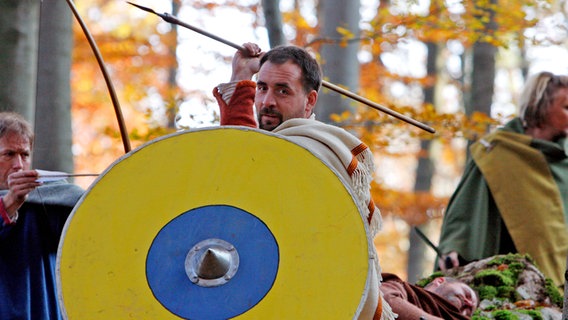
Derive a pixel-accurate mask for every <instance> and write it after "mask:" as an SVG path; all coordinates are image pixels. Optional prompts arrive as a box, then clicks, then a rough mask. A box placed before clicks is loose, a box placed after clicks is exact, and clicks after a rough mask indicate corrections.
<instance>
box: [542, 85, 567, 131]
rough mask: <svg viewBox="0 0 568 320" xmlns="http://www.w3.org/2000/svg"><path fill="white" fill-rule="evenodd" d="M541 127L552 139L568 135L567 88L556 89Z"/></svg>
mask: <svg viewBox="0 0 568 320" xmlns="http://www.w3.org/2000/svg"><path fill="white" fill-rule="evenodd" d="M544 127H545V128H543V129H544V130H547V131H549V134H548V136H549V137H550V140H552V141H554V140H557V139H558V138H563V137H566V136H567V135H568V88H561V89H558V91H557V92H556V95H555V97H554V100H553V102H552V105H551V106H550V108H549V109H548V116H547V119H546V121H545V124H544Z"/></svg>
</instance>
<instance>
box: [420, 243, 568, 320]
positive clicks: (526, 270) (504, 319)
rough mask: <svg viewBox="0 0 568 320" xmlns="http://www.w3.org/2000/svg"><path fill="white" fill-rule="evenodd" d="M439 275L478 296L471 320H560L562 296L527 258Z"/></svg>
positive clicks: (501, 259)
mask: <svg viewBox="0 0 568 320" xmlns="http://www.w3.org/2000/svg"><path fill="white" fill-rule="evenodd" d="M440 275H441V274H440V272H437V273H435V274H433V275H432V276H430V277H428V278H426V279H423V280H422V281H421V282H419V283H420V284H424V285H425V284H426V283H429V282H430V281H432V279H433V278H435V277H437V276H440ZM442 275H446V276H451V277H454V278H457V279H460V280H462V281H464V282H465V283H467V284H469V285H470V286H471V287H472V288H473V289H474V290H475V291H476V292H477V293H478V295H479V297H480V300H481V302H480V305H479V308H478V310H477V311H476V312H475V313H474V316H473V317H472V319H475V320H485V319H498V320H514V319H518V320H524V319H529V320H530V319H536V320H548V319H561V316H562V303H563V293H562V292H561V291H560V290H559V288H557V287H556V286H554V284H553V283H552V281H551V280H550V279H547V278H546V277H545V276H544V275H543V274H542V272H541V271H540V270H539V269H538V268H537V267H536V265H535V264H534V260H533V259H531V258H530V257H529V256H528V255H522V254H508V255H499V256H494V257H490V258H487V259H483V260H479V261H475V262H472V263H470V264H468V265H466V266H463V267H459V268H454V269H451V270H448V271H446V272H444V273H443V274H442ZM417 284H418V283H417Z"/></svg>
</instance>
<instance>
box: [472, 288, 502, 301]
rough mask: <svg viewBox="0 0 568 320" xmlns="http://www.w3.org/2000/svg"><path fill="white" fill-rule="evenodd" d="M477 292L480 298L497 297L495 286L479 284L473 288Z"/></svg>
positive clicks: (490, 298)
mask: <svg viewBox="0 0 568 320" xmlns="http://www.w3.org/2000/svg"><path fill="white" fill-rule="evenodd" d="M474 290H476V291H477V294H479V298H480V299H481V300H492V299H494V298H495V297H497V288H495V287H494V286H485V285H481V286H479V287H476V288H474Z"/></svg>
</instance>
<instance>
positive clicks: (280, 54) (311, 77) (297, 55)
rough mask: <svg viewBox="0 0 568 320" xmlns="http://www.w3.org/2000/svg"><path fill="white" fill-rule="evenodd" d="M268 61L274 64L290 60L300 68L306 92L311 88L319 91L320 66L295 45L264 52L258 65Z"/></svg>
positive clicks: (306, 52)
mask: <svg viewBox="0 0 568 320" xmlns="http://www.w3.org/2000/svg"><path fill="white" fill-rule="evenodd" d="M267 61H270V62H271V63H274V64H283V63H286V62H287V61H292V62H293V63H294V64H296V65H297V66H299V67H300V69H301V70H302V87H303V88H304V91H305V92H306V93H308V92H310V91H311V90H316V91H319V89H320V86H321V81H322V79H321V78H322V72H321V68H320V66H319V64H318V62H317V61H316V59H314V58H313V57H312V56H311V55H310V54H309V53H308V51H306V50H305V49H303V48H300V47H297V46H278V47H275V48H273V49H271V50H269V51H268V52H266V53H265V54H264V56H263V57H262V58H261V59H260V66H261V67H262V65H263V64H264V63H265V62H267Z"/></svg>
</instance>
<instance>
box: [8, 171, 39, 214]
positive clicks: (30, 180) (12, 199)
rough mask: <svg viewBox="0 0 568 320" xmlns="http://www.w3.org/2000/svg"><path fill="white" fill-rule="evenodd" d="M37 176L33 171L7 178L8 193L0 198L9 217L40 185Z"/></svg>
mask: <svg viewBox="0 0 568 320" xmlns="http://www.w3.org/2000/svg"><path fill="white" fill-rule="evenodd" d="M38 177H39V175H38V173H37V171H35V170H23V171H18V172H14V173H12V174H10V175H9V176H8V182H7V184H8V193H7V194H6V195H5V196H4V197H3V198H2V200H3V201H4V207H5V208H6V211H7V212H8V214H9V215H10V216H13V215H15V213H16V211H17V210H18V209H19V208H20V207H21V206H22V204H24V201H26V198H27V197H28V194H29V193H30V192H32V191H33V190H34V189H35V188H37V187H38V186H40V185H41V182H38V181H37V179H38Z"/></svg>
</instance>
